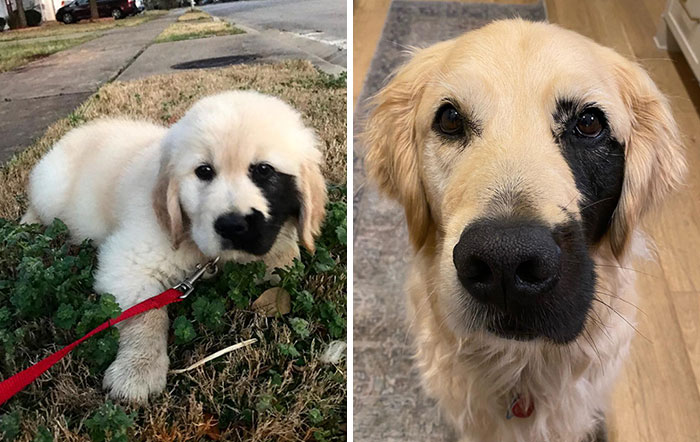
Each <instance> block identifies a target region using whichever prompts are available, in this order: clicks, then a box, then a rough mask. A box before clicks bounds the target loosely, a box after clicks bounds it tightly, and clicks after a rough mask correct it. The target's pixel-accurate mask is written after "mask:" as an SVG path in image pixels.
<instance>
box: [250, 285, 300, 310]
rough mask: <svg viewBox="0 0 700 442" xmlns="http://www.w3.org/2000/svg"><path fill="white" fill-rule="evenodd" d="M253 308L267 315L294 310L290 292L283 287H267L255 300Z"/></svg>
mask: <svg viewBox="0 0 700 442" xmlns="http://www.w3.org/2000/svg"><path fill="white" fill-rule="evenodd" d="M253 310H255V311H257V312H258V313H260V314H262V315H265V316H277V315H286V314H287V313H289V312H290V311H291V310H292V301H291V298H290V297H289V292H287V291H286V290H285V289H283V288H282V287H273V288H271V289H267V290H265V291H264V292H263V293H262V295H260V297H259V298H258V299H256V300H255V302H253Z"/></svg>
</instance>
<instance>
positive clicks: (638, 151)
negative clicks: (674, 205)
mask: <svg viewBox="0 0 700 442" xmlns="http://www.w3.org/2000/svg"><path fill="white" fill-rule="evenodd" d="M616 80H617V83H618V87H619V90H620V93H621V96H622V100H623V103H624V105H625V107H626V108H627V112H628V115H629V118H630V121H631V130H630V133H629V135H628V137H627V139H625V178H624V181H623V184H622V195H621V196H620V201H619V203H618V206H617V208H616V209H615V213H614V215H613V219H612V223H611V226H610V232H609V239H610V245H611V248H612V251H613V253H614V254H615V256H617V257H618V258H619V257H621V256H623V255H624V253H625V251H626V248H627V245H628V243H629V240H630V236H631V234H632V232H633V231H634V229H635V227H636V226H637V225H638V224H639V222H640V221H641V218H642V217H643V216H644V214H645V213H647V212H648V211H649V209H651V208H652V207H654V206H657V205H658V204H659V203H661V202H662V201H663V199H664V197H666V196H667V195H668V193H669V192H670V191H671V190H673V189H675V188H676V187H678V186H679V185H680V183H681V181H682V179H683V176H684V174H685V170H686V163H685V159H684V154H683V146H682V143H681V138H680V134H679V132H678V127H677V126H676V122H675V121H674V119H673V115H672V114H671V109H670V107H669V104H668V101H667V100H666V97H664V95H663V94H662V93H661V92H660V91H659V89H658V88H657V87H656V85H655V84H654V82H653V81H652V80H651V78H649V75H647V73H646V72H645V71H644V70H643V69H642V68H641V67H639V66H637V65H634V64H632V63H629V62H627V61H625V62H624V63H622V64H619V65H618V66H617V67H616Z"/></svg>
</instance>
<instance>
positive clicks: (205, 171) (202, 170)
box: [194, 164, 216, 181]
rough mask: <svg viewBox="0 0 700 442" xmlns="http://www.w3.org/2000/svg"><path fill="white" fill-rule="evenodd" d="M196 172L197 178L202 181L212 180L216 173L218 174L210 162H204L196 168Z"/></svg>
mask: <svg viewBox="0 0 700 442" xmlns="http://www.w3.org/2000/svg"><path fill="white" fill-rule="evenodd" d="M194 174H195V175H197V178H199V179H200V180H202V181H211V180H213V179H214V175H216V173H215V172H214V168H213V167H211V166H210V165H209V164H202V165H201V166H199V167H197V168H196V169H195V170H194Z"/></svg>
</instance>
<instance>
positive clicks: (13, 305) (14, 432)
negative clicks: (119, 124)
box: [0, 61, 347, 441]
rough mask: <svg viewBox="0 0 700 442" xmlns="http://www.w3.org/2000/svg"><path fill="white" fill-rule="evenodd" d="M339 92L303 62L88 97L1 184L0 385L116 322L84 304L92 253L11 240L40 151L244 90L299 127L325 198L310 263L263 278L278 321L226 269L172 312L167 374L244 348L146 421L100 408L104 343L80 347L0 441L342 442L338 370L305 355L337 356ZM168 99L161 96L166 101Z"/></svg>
mask: <svg viewBox="0 0 700 442" xmlns="http://www.w3.org/2000/svg"><path fill="white" fill-rule="evenodd" d="M340 84H342V79H336V78H327V77H325V76H323V75H321V74H320V73H318V72H317V71H316V70H315V69H314V68H313V67H312V66H311V65H310V64H309V63H308V62H300V61H289V62H284V63H276V64H270V65H264V64H261V65H252V66H245V65H241V66H234V67H230V68H225V69H218V70H205V71H193V72H186V73H179V74H174V75H166V76H157V77H151V78H147V79H143V80H138V81H135V82H128V83H121V82H114V83H110V84H108V85H105V86H103V87H102V88H101V89H100V90H99V91H98V92H97V93H96V94H95V95H93V96H92V97H90V98H89V99H88V100H87V102H86V103H84V104H83V105H81V106H80V107H79V108H78V109H77V110H76V111H75V112H74V113H73V114H71V115H70V116H69V117H68V118H66V119H62V120H60V121H58V122H57V123H55V124H54V125H52V126H51V127H50V128H49V129H48V131H47V133H46V135H45V136H44V137H42V138H41V139H40V140H38V141H37V143H36V144H35V145H33V146H31V147H30V148H29V149H28V150H27V151H25V152H22V153H21V154H18V155H16V156H15V157H13V159H12V160H11V161H10V162H9V163H8V164H7V165H6V166H5V167H3V168H2V169H0V217H2V218H5V219H4V220H0V378H6V377H8V376H10V375H12V374H14V373H16V372H17V371H19V370H21V369H23V368H26V367H27V366H28V365H29V364H30V362H32V361H37V360H39V359H40V358H43V357H45V356H47V355H48V354H49V353H51V352H53V351H56V350H57V349H58V348H60V347H61V346H63V345H65V344H67V343H69V342H72V341H73V340H74V339H76V338H77V337H79V336H80V335H82V334H83V333H84V332H85V331H87V330H89V329H90V328H92V327H94V326H95V325H97V324H99V323H100V322H102V321H104V320H105V319H107V318H109V317H113V316H115V315H116V314H118V311H119V309H118V306H116V304H115V303H114V299H113V298H112V297H111V296H110V295H109V294H101V293H94V292H93V290H92V285H93V279H92V278H93V276H92V275H93V272H94V268H95V265H96V257H95V248H94V247H93V246H92V245H91V244H90V243H89V242H86V243H83V244H77V245H71V244H69V243H68V242H67V233H66V229H65V227H64V226H63V225H62V223H60V222H55V223H54V224H53V225H52V226H49V227H48V228H46V227H40V226H19V225H17V223H16V219H17V217H18V216H19V214H20V213H21V212H22V211H23V210H24V205H25V203H26V197H25V196H24V188H25V185H26V184H25V183H26V176H27V173H28V171H29V170H30V169H31V167H32V166H33V165H34V164H35V163H36V162H37V161H38V159H39V158H40V157H41V155H42V154H43V153H44V152H45V151H46V150H47V149H48V148H49V147H50V146H51V144H52V143H53V142H55V141H56V140H57V139H59V138H60V137H61V136H63V135H64V134H65V133H66V132H67V131H68V130H70V129H71V128H72V127H76V126H79V125H81V124H84V123H85V122H87V121H90V120H92V119H95V118H100V117H105V116H113V117H119V116H121V117H124V116H126V117H131V118H137V119H141V120H151V121H157V122H161V123H165V124H171V123H173V122H174V121H176V120H177V119H178V118H179V117H180V116H181V115H182V114H183V113H184V112H185V110H186V109H187V108H189V107H190V106H191V105H192V104H193V103H194V102H195V101H196V100H198V99H199V98H201V97H203V96H206V95H209V94H211V93H215V92H218V91H221V90H227V89H244V88H252V89H255V90H259V91H261V92H264V93H268V94H273V95H277V96H280V97H281V98H283V99H285V100H286V101H288V102H289V103H291V104H292V105H293V106H294V107H296V108H297V109H299V111H300V112H302V114H303V116H304V119H305V121H306V122H307V123H308V124H310V125H311V126H313V127H314V129H315V130H316V132H317V133H318V136H319V140H320V146H319V147H320V148H321V149H322V151H323V152H324V158H325V161H324V165H323V172H324V175H325V176H326V177H327V178H328V181H329V183H331V184H329V203H328V206H327V218H326V222H325V224H324V228H323V231H322V234H321V236H320V238H319V239H318V241H317V252H316V254H315V255H313V256H311V255H309V254H308V253H306V252H303V253H302V256H301V259H300V260H298V261H296V262H295V264H294V266H292V267H291V268H289V269H286V270H281V271H278V275H279V277H280V283H279V286H281V287H283V288H285V289H286V291H287V292H288V293H289V295H290V298H291V311H290V313H289V314H287V315H285V316H278V317H265V316H263V315H261V314H259V313H256V312H255V311H254V310H253V308H252V307H251V302H252V301H254V300H255V299H256V298H257V297H258V296H259V295H260V294H261V293H262V292H263V291H264V290H266V289H267V288H269V287H271V285H272V284H270V283H267V282H262V283H261V282H260V278H259V276H260V275H261V274H262V273H263V272H264V271H265V270H264V268H263V266H262V265H260V264H248V265H235V264H232V263H228V264H225V265H224V266H223V267H222V271H221V272H220V273H219V274H218V276H216V277H215V278H213V279H210V280H204V281H202V282H201V283H200V284H199V285H198V286H197V289H196V291H195V293H194V294H193V295H192V296H190V297H189V298H188V299H187V300H186V301H184V302H182V303H180V304H178V305H175V306H172V308H169V315H170V318H171V331H170V334H171V336H170V340H169V342H170V344H169V347H168V351H169V356H170V360H171V368H183V367H187V366H189V365H190V364H192V363H194V362H196V361H198V360H200V359H202V358H203V357H205V356H207V355H210V354H211V353H214V352H216V351H218V350H220V349H222V348H224V347H227V346H229V345H232V344H235V343H239V342H242V341H244V340H246V339H249V338H256V339H257V340H258V342H256V343H255V344H253V345H251V346H249V347H246V348H243V349H239V350H236V351H234V352H232V353H229V354H227V355H225V356H223V357H221V358H219V359H217V360H215V361H211V362H209V363H207V364H205V365H204V366H202V367H200V368H197V369H195V370H192V371H190V372H187V373H183V374H170V375H168V384H167V387H166V392H165V393H164V394H163V395H161V396H158V397H156V398H154V399H153V400H152V401H151V402H150V403H149V404H148V405H147V406H140V407H137V406H130V405H128V404H124V403H113V402H110V401H108V400H106V397H105V392H104V391H103V390H102V388H101V382H102V377H103V374H104V368H105V367H106V366H108V365H109V364H110V363H111V361H112V359H113V357H114V354H115V351H116V349H117V342H118V341H117V339H118V331H117V330H110V331H108V332H104V333H103V334H101V335H99V336H98V337H96V338H93V339H91V340H90V341H88V342H86V343H85V344H83V345H81V347H79V349H78V350H76V351H74V352H73V353H71V354H70V355H68V356H67V357H66V358H65V359H64V360H63V361H62V362H61V363H59V364H57V365H56V366H54V367H53V368H52V369H51V370H50V371H49V372H48V373H47V374H45V375H43V376H42V377H41V378H40V379H39V380H38V381H36V382H34V383H33V384H31V385H30V386H28V387H27V388H26V389H25V390H24V391H23V392H21V393H20V394H18V395H17V396H16V397H14V398H13V399H12V400H10V402H8V403H7V404H6V405H4V406H3V408H2V410H1V411H0V440H16V441H31V440H36V441H48V440H51V438H53V440H56V441H85V440H114V441H126V440H134V441H138V440H154V441H158V440H169V441H170V440H183V441H184V440H211V439H216V438H218V440H226V441H239V440H245V441H249V440H255V441H268V440H270V441H273V440H285V441H286V440H289V441H301V440H310V441H313V440H316V441H325V440H344V439H345V434H346V431H347V428H346V422H347V410H346V397H347V389H346V381H347V372H346V362H345V361H344V360H341V361H339V362H337V363H328V362H324V361H322V360H321V358H320V355H321V354H323V352H324V351H325V349H326V348H327V347H328V346H329V345H330V344H331V343H332V342H335V341H345V340H346V321H347V316H346V306H347V302H346V291H347V276H346V272H347V264H346V262H347V253H346V234H347V233H346V224H345V219H346V211H347V201H346V199H345V185H344V183H345V170H346V162H345V161H346V156H345V152H346V149H345V146H346V145H345V142H346V140H345V133H346V120H345V116H346V114H345V108H346V99H345V97H346V95H345V89H344V88H342V87H339V85H340ZM166 86H167V87H166Z"/></svg>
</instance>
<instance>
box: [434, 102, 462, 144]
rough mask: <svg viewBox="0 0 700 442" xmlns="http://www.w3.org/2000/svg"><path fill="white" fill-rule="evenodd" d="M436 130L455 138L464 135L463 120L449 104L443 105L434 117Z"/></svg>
mask: <svg viewBox="0 0 700 442" xmlns="http://www.w3.org/2000/svg"><path fill="white" fill-rule="evenodd" d="M435 123H437V124H436V125H437V129H438V130H439V131H440V132H442V133H443V134H445V135H449V136H455V135H461V134H463V133H464V119H463V118H462V115H460V113H459V112H458V111H457V109H455V107H454V106H452V105H451V104H445V105H443V106H442V107H441V108H440V109H439V110H438V113H437V115H436V119H435Z"/></svg>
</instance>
